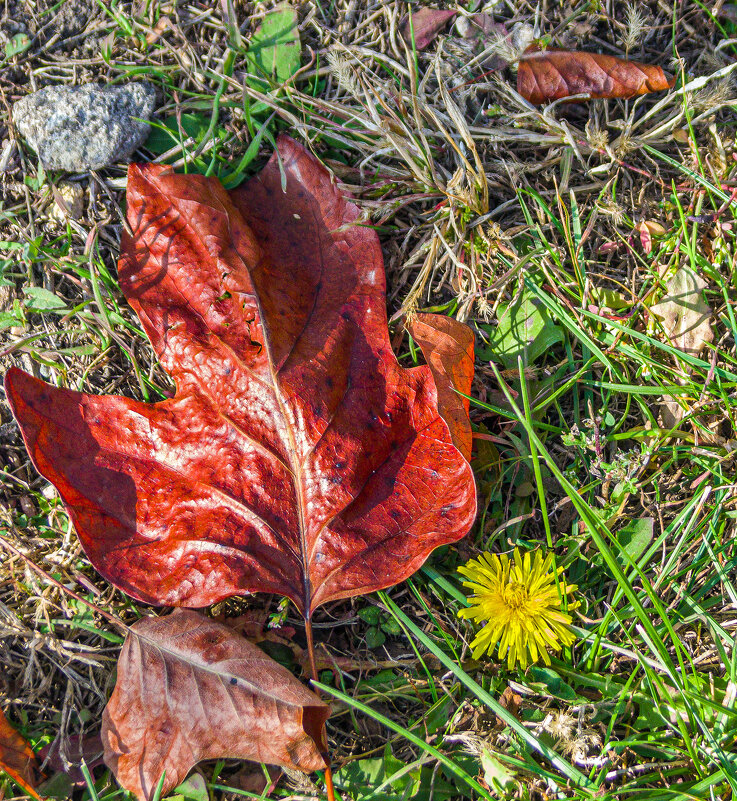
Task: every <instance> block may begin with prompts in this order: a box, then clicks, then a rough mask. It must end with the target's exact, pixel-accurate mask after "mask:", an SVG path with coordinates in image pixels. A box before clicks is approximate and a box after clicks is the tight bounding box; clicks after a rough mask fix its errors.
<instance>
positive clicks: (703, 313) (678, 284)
mask: <svg viewBox="0 0 737 801" xmlns="http://www.w3.org/2000/svg"><path fill="white" fill-rule="evenodd" d="M707 286H708V284H707V282H706V281H705V280H704V279H703V278H702V277H701V276H700V275H697V274H696V273H695V272H693V271H692V270H689V269H688V268H687V267H680V268H679V269H678V271H677V272H676V274H675V275H674V276H673V278H671V279H670V281H668V283H667V285H666V288H665V296H664V297H663V299H662V300H661V301H660V303H656V304H655V305H654V306H652V307H651V308H650V312H651V313H652V314H655V315H657V316H658V317H659V318H661V320H662V327H663V333H664V334H665V341H666V342H667V343H668V344H670V345H672V346H673V347H674V348H678V350H681V351H683V352H684V353H688V354H690V355H691V356H698V355H699V353H701V351H702V350H703V348H704V346H705V345H707V344H708V343H709V342H711V341H712V340H713V339H714V332H713V331H712V330H711V317H712V311H711V307H710V306H709V304H708V303H707V302H706V301H705V300H704V290H705V289H706V287H707Z"/></svg>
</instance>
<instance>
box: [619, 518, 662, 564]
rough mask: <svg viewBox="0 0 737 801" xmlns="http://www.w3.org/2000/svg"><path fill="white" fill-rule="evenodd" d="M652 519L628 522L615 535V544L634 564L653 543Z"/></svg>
mask: <svg viewBox="0 0 737 801" xmlns="http://www.w3.org/2000/svg"><path fill="white" fill-rule="evenodd" d="M654 522H655V521H654V520H653V518H652V517H642V518H640V519H639V520H630V521H629V522H628V523H626V524H625V525H624V526H622V528H620V529H619V531H618V532H617V534H616V537H617V542H618V543H619V545H620V547H621V548H622V550H623V551H626V552H627V555H628V556H629V558H630V559H631V560H632V561H633V562H636V561H637V560H638V559H639V558H640V556H642V554H643V553H644V552H645V549H646V548H647V547H648V545H650V543H651V542H652V541H653V525H654Z"/></svg>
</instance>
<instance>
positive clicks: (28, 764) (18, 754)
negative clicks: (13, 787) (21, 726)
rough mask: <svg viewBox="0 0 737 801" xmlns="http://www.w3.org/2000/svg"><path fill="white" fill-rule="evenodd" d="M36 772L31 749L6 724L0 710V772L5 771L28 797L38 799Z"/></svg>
mask: <svg viewBox="0 0 737 801" xmlns="http://www.w3.org/2000/svg"><path fill="white" fill-rule="evenodd" d="M37 770H38V769H37V765H36V757H35V755H34V753H33V749H32V748H31V746H30V745H29V744H28V743H27V742H26V741H25V740H24V739H23V737H21V736H20V734H18V732H17V731H16V730H15V729H14V728H13V727H12V726H11V725H10V723H8V720H7V718H6V717H5V715H4V714H3V711H2V710H1V709H0V771H5V773H7V774H8V776H10V778H11V779H12V780H13V781H14V782H15V783H16V784H18V785H19V786H20V787H22V788H23V790H24V791H25V792H26V793H28V795H31V796H33V797H34V798H38V799H40V798H41V796H40V795H39V794H38V793H37V792H36V789H35V785H36V782H37V779H38V772H37Z"/></svg>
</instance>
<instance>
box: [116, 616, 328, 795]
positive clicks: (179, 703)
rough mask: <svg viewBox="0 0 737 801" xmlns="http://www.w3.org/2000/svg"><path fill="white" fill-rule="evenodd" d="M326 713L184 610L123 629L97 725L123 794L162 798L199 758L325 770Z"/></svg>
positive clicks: (257, 657) (234, 638) (231, 636)
mask: <svg viewBox="0 0 737 801" xmlns="http://www.w3.org/2000/svg"><path fill="white" fill-rule="evenodd" d="M329 713H330V709H329V707H328V705H327V704H325V703H323V702H322V701H321V700H320V699H319V698H318V697H317V696H316V695H315V694H314V693H313V692H312V691H311V690H308V689H307V687H305V686H304V685H302V684H301V683H300V682H299V681H297V679H295V678H294V676H292V674H291V673H290V672H289V671H288V670H287V669H286V668H284V667H282V666H281V665H279V664H278V663H277V662H274V660H273V659H271V658H269V657H268V656H266V654H265V653H264V652H263V651H261V650H260V649H259V648H258V647H256V646H255V645H252V644H251V643H250V642H248V640H245V639H244V638H243V637H240V636H239V635H238V634H236V633H235V632H234V631H233V630H232V629H229V628H227V627H226V626H223V625H221V624H220V623H215V621H213V620H209V619H208V618H206V617H205V616H204V615H201V614H199V613H197V612H194V611H192V610H191V609H186V610H185V609H179V610H177V611H175V612H174V613H173V614H171V615H168V616H167V617H147V618H143V619H142V620H140V621H139V622H138V623H136V624H135V625H133V626H132V627H131V630H130V633H129V634H128V636H127V637H126V640H125V644H124V645H123V650H122V652H121V654H120V659H119V660H118V676H117V682H116V684H115V690H114V691H113V694H112V696H111V697H110V701H109V702H108V705H107V706H106V707H105V712H104V715H103V719H102V741H103V744H104V747H105V762H106V764H107V765H108V767H109V768H110V769H111V770H112V771H113V772H114V773H115V776H116V778H117V780H118V781H119V782H120V784H122V785H123V787H125V788H126V790H130V791H131V792H133V793H135V794H136V795H137V796H138V797H139V798H140V799H142V801H145V800H146V799H149V798H151V796H152V795H153V792H154V790H155V789H156V785H157V784H158V781H159V779H160V778H161V775H162V773H163V772H164V771H166V778H165V780H164V785H163V792H162V794H161V795H162V797H164V796H165V795H167V793H168V791H169V790H171V789H172V788H173V787H176V786H177V785H178V784H180V783H181V782H182V781H183V780H184V778H185V777H186V775H187V773H189V771H190V769H191V768H192V767H193V766H194V765H195V764H196V763H197V762H199V761H201V760H203V759H222V758H227V757H233V758H237V759H251V760H254V761H256V762H267V763H269V764H272V765H282V766H284V767H287V768H292V769H294V770H302V771H305V772H310V771H313V770H318V769H320V768H324V767H325V766H326V763H325V759H324V757H323V754H325V752H326V750H327V745H326V743H325V742H324V737H323V732H324V728H323V727H324V724H325V721H326V720H327V718H328V715H329Z"/></svg>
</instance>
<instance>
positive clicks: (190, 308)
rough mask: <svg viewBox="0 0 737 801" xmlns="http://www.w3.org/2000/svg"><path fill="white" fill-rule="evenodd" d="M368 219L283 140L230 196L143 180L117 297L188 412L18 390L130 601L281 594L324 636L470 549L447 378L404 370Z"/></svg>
mask: <svg viewBox="0 0 737 801" xmlns="http://www.w3.org/2000/svg"><path fill="white" fill-rule="evenodd" d="M283 187H284V188H283ZM358 216H359V213H358V209H357V208H356V207H355V205H353V204H352V203H350V202H349V201H348V200H346V198H345V196H344V195H343V194H342V193H341V192H340V191H339V190H338V189H337V188H336V186H335V185H334V183H333V181H332V179H331V176H330V174H329V173H328V172H327V170H326V169H325V168H324V167H322V165H320V163H319V162H318V161H317V160H316V159H315V158H314V157H312V156H311V155H310V154H309V153H307V151H306V150H304V148H302V147H301V146H299V145H297V144H296V143H295V142H293V141H292V140H291V139H289V138H287V137H282V138H281V139H280V140H279V145H278V153H277V154H275V155H274V156H273V157H272V159H271V160H270V161H269V163H268V164H267V166H266V167H265V168H264V170H263V171H262V172H261V174H260V175H258V176H257V177H256V178H254V179H253V180H251V181H250V182H249V183H248V184H246V185H245V186H244V187H242V188H239V189H237V190H234V191H232V192H227V191H225V190H224V189H223V187H222V186H221V184H220V183H219V182H218V181H217V180H216V179H213V178H204V177H202V176H198V175H175V174H173V173H172V172H171V170H170V169H168V168H166V167H163V166H160V165H144V166H135V165H134V166H131V168H130V170H129V176H128V220H129V223H130V227H131V229H132V232H133V233H132V236H126V237H124V239H123V243H122V250H123V256H122V258H121V261H120V267H119V274H120V284H121V287H122V289H123V291H124V292H125V294H126V296H127V297H128V299H129V301H130V303H131V305H132V306H133V308H134V309H135V310H136V313H137V314H138V316H139V318H140V319H141V322H142V324H143V326H144V328H145V330H146V333H147V334H148V336H149V338H150V339H151V343H152V345H153V347H154V349H155V350H156V353H157V354H158V356H159V358H160V360H161V363H162V365H163V366H164V367H165V369H166V370H167V371H168V372H169V373H170V374H171V376H172V377H173V378H174V380H175V382H176V385H177V392H176V395H175V397H173V398H171V399H170V400H166V401H163V402H160V403H156V404H145V403H140V402H137V401H133V400H129V399H127V398H121V397H116V396H102V397H98V396H94V395H86V394H82V393H78V392H72V391H70V390H65V389H56V388H54V387H51V386H49V385H47V384H45V383H43V382H42V381H38V380H36V379H34V378H32V377H31V376H28V375H26V374H25V373H23V372H22V371H20V370H17V369H13V370H10V371H9V372H8V375H7V377H6V382H5V384H6V392H7V397H8V399H9V401H10V404H11V406H12V408H13V411H14V414H15V416H16V419H17V420H18V422H19V424H20V426H21V430H22V432H23V437H24V439H25V442H26V445H27V447H28V450H29V453H30V455H31V458H32V460H33V462H34V464H35V465H36V467H37V468H38V470H39V472H41V473H42V474H43V475H44V476H46V477H47V478H48V479H49V480H50V481H52V482H53V483H54V484H55V485H56V487H57V488H58V490H59V493H60V494H61V497H62V498H63V500H64V502H65V504H66V506H67V509H68V510H69V513H70V515H71V517H72V519H73V521H74V523H75V526H76V529H77V533H78V534H79V537H80V539H81V541H82V544H83V546H84V548H85V551H86V553H87V554H88V556H89V558H90V560H91V562H92V564H93V565H94V566H95V567H96V568H97V569H98V570H99V572H100V573H101V574H102V575H103V576H105V577H106V578H107V579H108V580H110V581H111V582H112V583H113V584H115V585H116V586H118V587H119V588H121V589H122V590H124V591H125V592H127V593H129V594H130V595H132V596H133V597H135V598H138V599H139V600H142V601H146V602H149V603H156V604H166V605H174V606H177V605H179V606H205V605H208V604H211V603H215V602H217V601H219V600H222V599H223V598H226V597H228V596H230V595H236V594H245V593H248V592H254V591H264V592H275V593H279V594H281V595H285V596H287V597H289V598H291V599H292V600H293V601H294V603H295V604H296V605H297V607H298V608H299V610H300V611H301V612H302V613H303V614H304V615H305V616H307V617H309V616H310V614H311V612H312V610H314V609H315V608H316V607H317V606H319V605H320V604H322V603H325V602H326V601H329V600H335V599H338V598H346V597H349V596H352V595H356V594H358V593H364V592H370V591H373V590H376V589H379V588H382V587H387V586H390V585H392V584H395V583H397V582H398V581H401V580H403V579H405V578H406V577H407V576H409V575H411V574H412V573H413V572H414V571H415V570H417V569H418V568H419V567H420V565H421V564H422V563H423V562H424V560H425V559H426V558H427V556H428V554H429V553H430V552H431V551H432V550H433V549H434V548H436V547H437V546H439V545H442V544H445V543H449V542H453V541H456V540H458V539H460V538H461V537H462V536H463V535H464V534H465V533H466V532H467V531H468V529H469V527H470V525H471V523H472V521H473V518H474V515H475V510H476V496H475V487H474V482H473V475H472V473H471V470H470V467H469V465H468V463H467V461H466V460H465V459H464V458H463V455H462V454H461V453H460V452H459V451H458V450H457V449H456V448H455V447H454V446H453V444H452V441H451V437H450V434H449V431H448V426H447V425H446V423H445V422H444V420H443V419H442V417H441V416H440V415H439V413H438V408H437V393H436V390H435V385H434V383H433V379H432V376H431V373H430V370H429V368H427V367H419V368H414V369H411V370H406V369H403V368H401V367H400V366H399V365H398V363H397V361H396V359H395V357H394V355H393V353H392V351H391V347H390V343H389V335H388V330H387V322H386V311H385V306H384V288H385V287H384V283H385V279H384V269H383V262H382V257H381V250H380V248H379V242H378V238H377V236H376V234H375V232H373V231H372V230H371V229H369V228H365V227H362V226H361V225H359V224H358Z"/></svg>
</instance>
